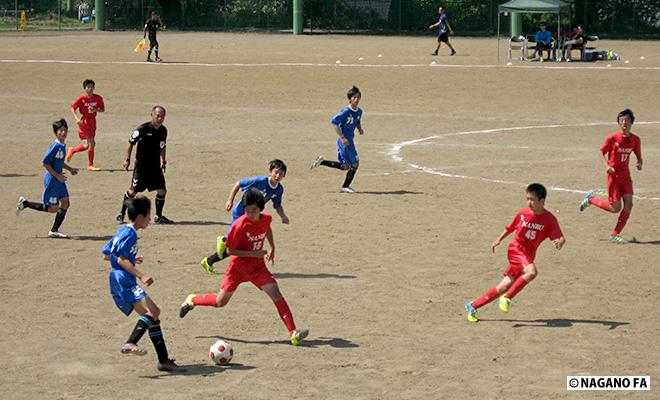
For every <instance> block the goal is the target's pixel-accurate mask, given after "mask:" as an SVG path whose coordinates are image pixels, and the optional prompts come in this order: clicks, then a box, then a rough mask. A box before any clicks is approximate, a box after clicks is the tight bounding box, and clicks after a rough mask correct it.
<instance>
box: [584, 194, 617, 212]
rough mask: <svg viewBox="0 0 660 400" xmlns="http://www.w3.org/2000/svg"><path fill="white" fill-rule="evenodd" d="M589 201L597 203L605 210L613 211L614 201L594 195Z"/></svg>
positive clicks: (597, 205)
mask: <svg viewBox="0 0 660 400" xmlns="http://www.w3.org/2000/svg"><path fill="white" fill-rule="evenodd" d="M589 203H591V204H593V205H595V206H596V207H598V208H602V209H603V210H605V211H610V212H611V211H612V202H611V201H607V200H601V199H597V198H595V197H592V198H590V199H589Z"/></svg>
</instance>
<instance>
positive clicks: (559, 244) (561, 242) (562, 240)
mask: <svg viewBox="0 0 660 400" xmlns="http://www.w3.org/2000/svg"><path fill="white" fill-rule="evenodd" d="M565 243H566V239H565V238H564V237H563V236H562V237H560V238H559V239H555V240H553V241H552V244H554V245H555V249H557V250H561V248H562V247H564V244H565Z"/></svg>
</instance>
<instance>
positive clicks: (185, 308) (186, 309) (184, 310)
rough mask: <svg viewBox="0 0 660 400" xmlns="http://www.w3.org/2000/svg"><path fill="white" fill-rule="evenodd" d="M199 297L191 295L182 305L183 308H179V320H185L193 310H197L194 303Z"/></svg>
mask: <svg viewBox="0 0 660 400" xmlns="http://www.w3.org/2000/svg"><path fill="white" fill-rule="evenodd" d="M195 296H197V295H196V294H189V295H188V297H186V301H184V302H183V303H182V304H181V307H179V318H183V317H185V316H186V314H188V313H189V312H190V310H192V309H193V308H195V305H194V304H193V302H192V299H193V297H195Z"/></svg>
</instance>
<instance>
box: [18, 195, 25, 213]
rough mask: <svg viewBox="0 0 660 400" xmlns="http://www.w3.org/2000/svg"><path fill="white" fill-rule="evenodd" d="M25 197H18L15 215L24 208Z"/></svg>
mask: <svg viewBox="0 0 660 400" xmlns="http://www.w3.org/2000/svg"><path fill="white" fill-rule="evenodd" d="M26 201H27V199H26V198H25V197H23V196H21V197H19V198H18V203H16V215H18V214H20V213H21V211H23V210H25V202H26Z"/></svg>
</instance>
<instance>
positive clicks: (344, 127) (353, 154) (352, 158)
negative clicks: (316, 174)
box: [310, 86, 364, 193]
mask: <svg viewBox="0 0 660 400" xmlns="http://www.w3.org/2000/svg"><path fill="white" fill-rule="evenodd" d="M346 96H347V97H348V106H346V107H344V109H343V110H341V111H340V112H339V113H338V114H337V115H335V116H334V118H332V127H333V128H334V130H335V132H336V133H337V135H339V138H338V139H337V157H338V159H339V161H328V160H326V159H324V158H323V156H318V157H316V159H315V160H314V161H312V165H311V166H310V169H314V168H316V167H318V166H319V165H323V166H325V167H330V168H336V169H340V170H342V171H346V170H348V172H346V179H345V180H344V184H343V185H342V187H341V190H340V191H341V192H342V193H356V192H357V190H355V189H353V188H352V187H351V182H353V178H355V173H356V172H357V170H358V167H359V166H360V159H359V157H358V153H357V149H356V148H355V141H354V137H355V129H356V128H357V130H358V132H359V133H360V135H364V130H363V129H362V109H361V108H359V107H358V104H360V99H361V98H362V93H360V89H358V88H357V87H356V86H353V87H352V88H351V90H349V91H348V93H347V94H346Z"/></svg>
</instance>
